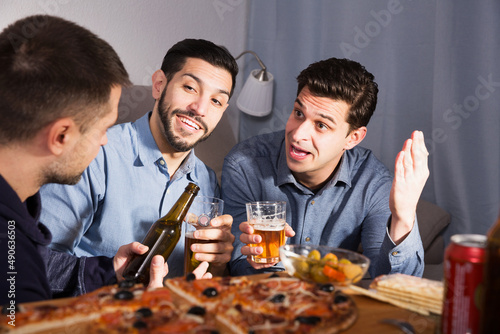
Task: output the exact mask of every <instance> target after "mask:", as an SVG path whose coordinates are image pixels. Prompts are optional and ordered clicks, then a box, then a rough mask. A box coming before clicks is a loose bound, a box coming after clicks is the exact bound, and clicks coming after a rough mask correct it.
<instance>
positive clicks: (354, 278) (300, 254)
mask: <svg viewBox="0 0 500 334" xmlns="http://www.w3.org/2000/svg"><path fill="white" fill-rule="evenodd" d="M280 258H281V262H282V263H283V265H284V266H285V269H286V271H287V272H288V274H289V275H291V276H295V277H298V278H300V279H303V280H306V281H312V282H317V283H332V284H334V285H344V286H347V285H350V284H352V283H356V282H358V281H359V280H361V279H362V278H363V276H364V275H365V273H366V271H367V270H368V267H369V266H370V259H368V258H367V257H366V256H364V255H362V254H360V253H357V252H353V251H350V250H347V249H342V248H334V247H329V246H314V245H284V246H281V247H280Z"/></svg>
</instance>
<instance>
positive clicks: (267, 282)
mask: <svg viewBox="0 0 500 334" xmlns="http://www.w3.org/2000/svg"><path fill="white" fill-rule="evenodd" d="M166 285H167V287H169V288H170V289H171V290H172V292H173V293H174V294H175V295H176V296H177V298H179V299H180V300H184V301H185V302H186V303H190V304H194V305H209V306H208V309H209V310H210V311H211V312H213V314H214V317H215V320H216V325H217V326H218V328H220V329H222V332H228V333H254V334H259V333H270V334H272V333H325V334H328V333H338V332H340V331H343V330H346V329H347V328H349V327H350V326H351V325H353V324H354V323H355V321H356V319H357V316H358V312H357V308H356V305H355V303H354V301H353V300H352V298H350V297H349V296H347V295H346V294H344V293H342V292H340V291H335V288H334V286H333V285H332V284H315V283H309V282H305V281H302V280H300V279H298V278H292V277H288V276H279V275H271V276H270V277H268V278H264V279H260V280H256V281H251V280H248V279H246V278H244V277H243V278H241V277H235V278H228V277H226V278H214V279H211V280H192V281H190V280H186V279H184V278H175V279H171V280H167V281H166ZM212 299H213V300H212Z"/></svg>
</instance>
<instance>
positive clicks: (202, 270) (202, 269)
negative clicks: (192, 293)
mask: <svg viewBox="0 0 500 334" xmlns="http://www.w3.org/2000/svg"><path fill="white" fill-rule="evenodd" d="M207 270H208V262H206V261H203V262H202V263H200V265H199V266H198V267H196V269H195V270H193V274H194V275H195V276H196V279H201V278H203V277H204V276H205V274H206V273H207Z"/></svg>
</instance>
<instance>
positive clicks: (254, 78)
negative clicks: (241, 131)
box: [236, 50, 274, 117]
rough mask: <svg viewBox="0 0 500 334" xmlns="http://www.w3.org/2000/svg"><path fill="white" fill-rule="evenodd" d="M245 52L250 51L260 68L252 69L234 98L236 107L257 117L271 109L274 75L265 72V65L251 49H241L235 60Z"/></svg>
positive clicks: (264, 114)
mask: <svg viewBox="0 0 500 334" xmlns="http://www.w3.org/2000/svg"><path fill="white" fill-rule="evenodd" d="M246 53H251V54H252V55H254V56H255V58H257V61H258V62H259V65H260V67H261V69H255V70H252V72H251V73H250V75H249V76H248V79H247V81H246V82H245V85H243V88H242V89H241V92H240V95H239V96H238V99H237V100H236V105H237V106H238V109H240V110H241V111H243V112H244V113H246V114H248V115H251V116H257V117H263V116H267V115H269V114H270V113H271V111H272V110H273V85H274V77H273V75H272V74H271V73H269V72H267V69H266V66H265V65H264V63H263V62H262V60H260V58H259V56H257V54H256V53H255V52H253V51H250V50H247V51H243V52H242V53H241V54H240V55H239V56H238V57H236V60H237V59H239V58H240V57H241V56H243V55H244V54H246Z"/></svg>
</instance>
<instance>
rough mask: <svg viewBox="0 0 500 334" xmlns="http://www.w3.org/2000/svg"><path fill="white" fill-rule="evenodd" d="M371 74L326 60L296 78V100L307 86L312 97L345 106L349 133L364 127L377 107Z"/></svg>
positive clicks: (352, 65) (347, 62)
mask: <svg viewBox="0 0 500 334" xmlns="http://www.w3.org/2000/svg"><path fill="white" fill-rule="evenodd" d="M373 80H374V76H373V74H371V73H370V72H368V71H367V70H366V69H365V67H364V66H362V65H361V64H359V63H357V62H355V61H352V60H349V59H337V58H330V59H326V60H321V61H318V62H316V63H313V64H311V65H309V66H308V67H307V68H306V69H305V70H303V71H302V72H301V73H300V74H299V76H298V77H297V82H298V89H297V96H298V95H299V94H300V92H301V91H302V89H303V88H304V87H305V86H307V87H308V88H309V90H310V91H311V93H312V94H314V95H316V96H319V97H327V98H331V99H333V100H341V101H344V102H346V103H347V104H348V105H349V106H350V108H349V114H348V115H347V119H346V122H347V123H349V126H350V129H349V131H352V130H355V129H358V128H360V127H362V126H366V125H367V124H368V122H369V121H370V118H371V116H372V115H373V112H374V111H375V107H376V106H377V94H378V86H377V83H376V82H375V81H373Z"/></svg>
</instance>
